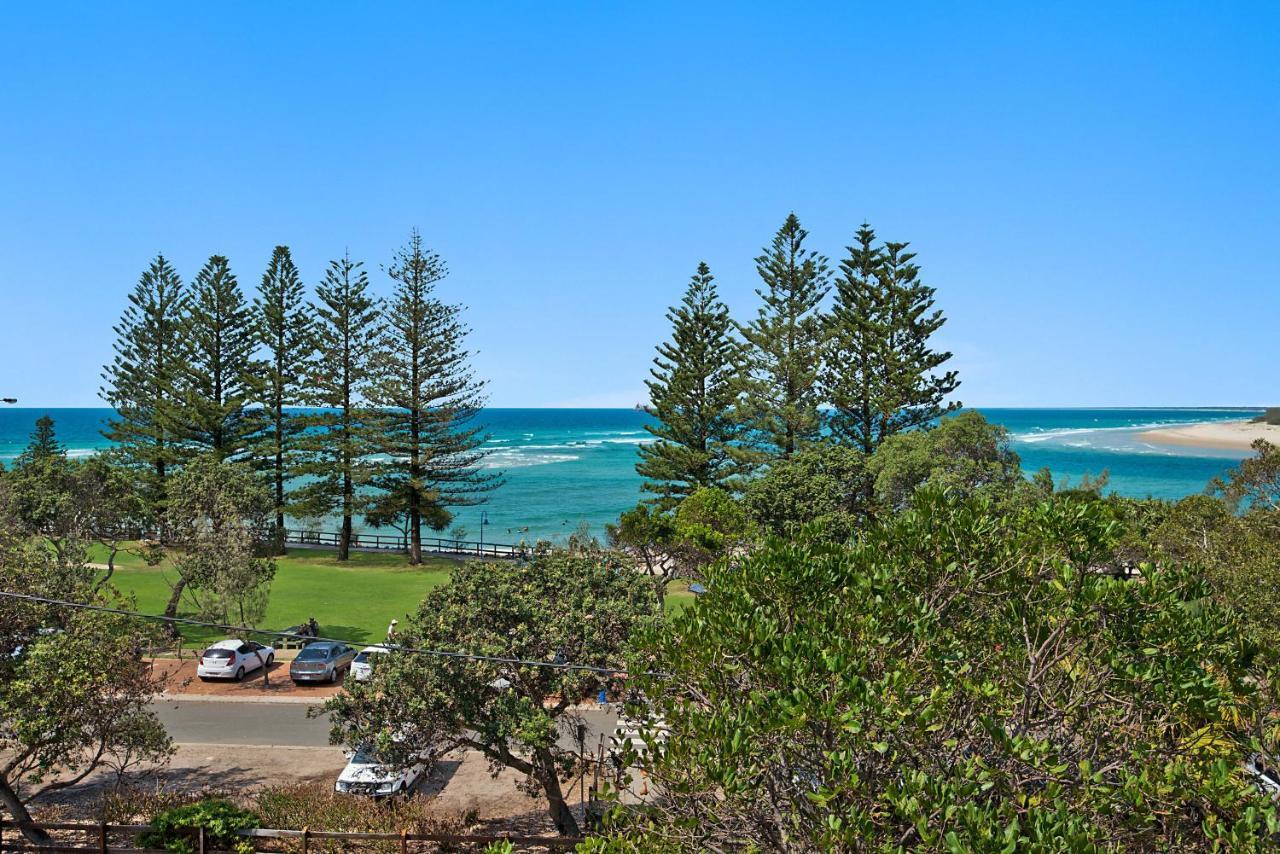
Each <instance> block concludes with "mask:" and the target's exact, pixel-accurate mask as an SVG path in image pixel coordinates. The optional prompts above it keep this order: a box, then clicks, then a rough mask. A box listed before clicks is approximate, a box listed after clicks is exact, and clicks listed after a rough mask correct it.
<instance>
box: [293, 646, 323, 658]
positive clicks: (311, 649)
mask: <svg viewBox="0 0 1280 854" xmlns="http://www.w3.org/2000/svg"><path fill="white" fill-rule="evenodd" d="M328 657H329V648H328V647H324V646H314V645H312V646H304V647H303V648H302V652H300V653H298V661H324V660H325V659H326V658H328Z"/></svg>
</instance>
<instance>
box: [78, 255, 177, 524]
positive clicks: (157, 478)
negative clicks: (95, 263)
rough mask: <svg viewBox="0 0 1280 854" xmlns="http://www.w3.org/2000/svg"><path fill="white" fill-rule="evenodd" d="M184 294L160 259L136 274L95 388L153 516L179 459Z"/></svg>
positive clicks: (109, 430)
mask: <svg viewBox="0 0 1280 854" xmlns="http://www.w3.org/2000/svg"><path fill="white" fill-rule="evenodd" d="M186 303H187V295H186V293H185V292H184V290H183V286H182V280H181V279H180V278H179V277H178V273H177V272H176V271H175V270H174V269H173V267H172V266H171V265H170V264H169V262H168V261H167V260H165V257H164V256H163V255H157V256H156V257H155V260H154V261H152V262H151V265H150V266H149V267H148V268H147V269H146V270H145V271H144V272H143V273H142V276H141V278H139V280H138V284H137V285H136V286H135V287H134V289H133V293H131V294H129V305H128V306H127V307H126V308H125V310H124V313H123V314H122V315H121V316H120V322H119V323H118V324H116V326H115V327H114V332H115V335H116V341H115V344H114V345H113V346H114V349H115V358H114V359H113V360H112V362H111V364H109V365H106V366H105V367H104V368H103V370H102V379H103V381H104V385H103V387H102V389H101V390H100V391H99V394H100V395H101V396H102V399H103V400H105V401H106V402H107V403H108V404H109V405H110V406H111V407H112V408H113V409H114V410H115V414H114V416H113V417H112V418H110V419H109V420H108V421H107V427H106V429H105V430H103V435H104V436H105V437H106V438H107V439H109V440H111V442H112V443H113V444H114V450H113V454H114V455H115V456H116V457H117V458H119V460H120V461H121V462H122V463H123V464H124V465H125V466H126V467H128V468H129V469H130V470H132V471H133V472H135V473H136V475H137V476H138V477H139V479H140V481H141V490H140V491H141V493H142V495H144V496H145V499H146V503H147V505H148V510H149V512H150V513H151V514H152V516H153V518H154V519H156V520H160V519H162V518H163V513H164V507H165V498H166V482H167V480H168V478H169V476H170V475H171V474H172V473H173V467H174V466H175V464H176V463H177V462H178V461H179V459H180V438H179V436H178V420H177V415H178V413H177V410H178V409H179V401H178V395H177V385H178V382H179V380H180V378H181V376H182V374H183V373H184V372H185V370H186V359H187V350H186V346H185V344H184V341H183V338H182V323H183V316H184V314H185V311H186Z"/></svg>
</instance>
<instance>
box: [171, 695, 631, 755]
mask: <svg viewBox="0 0 1280 854" xmlns="http://www.w3.org/2000/svg"><path fill="white" fill-rule="evenodd" d="M152 708H153V709H154V710H155V713H156V716H157V717H159V718H160V722H161V723H163V724H164V727H165V729H166V730H167V731H168V733H169V737H170V738H172V739H173V740H174V741H175V742H177V743H178V744H224V745H274V746H278V747H327V746H329V719H328V716H326V715H321V716H320V717H316V718H309V717H307V710H308V709H309V708H311V707H309V706H307V705H304V704H302V703H237V702H228V701H221V702H209V701H203V702H201V701H191V700H163V701H157V702H155V703H153V704H152ZM580 714H581V716H582V719H583V723H585V724H586V727H587V731H586V744H587V749H588V750H590V749H592V748H593V747H595V745H596V744H597V742H598V738H599V736H600V734H604V736H605V738H606V740H607V739H608V737H609V735H611V734H612V733H613V728H614V725H615V724H616V723H617V715H616V714H614V713H613V712H603V711H599V710H597V709H589V710H587V711H583V712H580ZM560 744H561V746H562V747H566V748H576V747H577V734H576V733H574V732H573V731H572V730H571V728H570V727H568V726H562V727H561V733H560ZM334 749H335V750H337V748H334Z"/></svg>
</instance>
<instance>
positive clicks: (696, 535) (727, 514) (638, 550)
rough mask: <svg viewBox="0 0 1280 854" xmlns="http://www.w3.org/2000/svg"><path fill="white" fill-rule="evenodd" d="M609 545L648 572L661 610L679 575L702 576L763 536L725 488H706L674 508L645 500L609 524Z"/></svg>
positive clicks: (700, 577)
mask: <svg viewBox="0 0 1280 854" xmlns="http://www.w3.org/2000/svg"><path fill="white" fill-rule="evenodd" d="M607 533H608V539H609V545H610V546H612V547H613V548H615V549H618V550H620V551H622V552H624V553H625V554H626V555H627V556H628V557H630V558H631V559H632V560H633V561H634V562H635V564H636V565H637V566H638V567H639V568H640V569H641V570H643V571H644V573H645V574H646V575H647V576H649V578H650V579H651V580H652V582H653V590H654V596H655V599H656V601H657V604H658V610H659V611H661V610H662V608H663V607H664V606H665V603H666V597H667V588H668V587H669V586H670V584H671V582H672V581H673V580H675V579H677V578H685V579H689V580H692V581H700V580H702V573H703V570H704V569H705V568H706V567H707V565H708V564H710V563H711V562H713V561H715V560H718V559H720V558H722V557H725V556H726V555H737V554H739V553H741V552H742V551H744V550H745V549H746V548H748V547H749V545H750V544H751V543H752V542H753V541H754V540H755V539H756V538H757V536H758V535H759V529H758V527H757V526H756V525H755V524H754V523H753V522H752V520H751V519H750V517H749V516H748V515H747V511H746V509H745V508H744V507H743V506H742V504H740V503H739V502H738V501H737V500H735V499H734V497H733V496H732V495H730V494H729V493H727V492H725V491H724V490H723V489H716V488H714V487H706V488H704V489H699V490H698V491H697V492H694V493H693V494H692V495H689V496H687V497H686V498H685V499H684V500H683V501H681V502H680V504H679V505H677V506H676V507H675V509H673V510H659V509H657V508H656V507H654V506H653V505H651V504H646V503H644V502H641V503H640V504H638V505H636V506H635V507H634V508H633V509H631V510H628V511H626V512H625V513H623V514H622V515H621V516H620V517H619V519H618V523H617V524H616V525H609V526H608V527H607Z"/></svg>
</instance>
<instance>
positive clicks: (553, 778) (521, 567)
mask: <svg viewBox="0 0 1280 854" xmlns="http://www.w3.org/2000/svg"><path fill="white" fill-rule="evenodd" d="M654 613H655V606H654V600H653V596H652V594H651V589H650V586H649V584H648V583H647V581H646V580H645V579H644V578H643V577H642V576H640V575H637V574H635V573H632V572H630V571H628V570H627V569H625V568H624V567H622V566H620V565H619V564H618V563H616V562H614V561H611V560H610V559H608V558H607V557H606V556H605V555H603V554H601V553H589V554H573V553H564V552H543V553H541V554H538V555H537V556H535V558H534V559H533V560H532V561H531V562H529V563H526V564H486V563H479V562H469V563H465V564H462V565H460V566H459V567H457V568H455V569H454V571H453V573H452V574H451V576H450V578H449V581H448V582H446V583H445V584H443V585H441V586H439V587H436V588H435V589H433V590H431V591H430V592H429V593H428V594H427V596H426V598H425V599H423V601H422V605H421V607H420V608H419V609H418V612H417V614H416V615H414V616H413V618H412V619H411V620H409V621H408V623H407V624H404V625H402V627H401V631H400V632H399V634H398V640H399V641H400V642H401V643H402V644H403V645H405V646H409V647H417V648H426V649H436V650H451V651H456V652H464V653H478V654H481V655H492V656H498V657H502V658H514V659H522V660H528V661H538V662H547V663H558V662H559V663H575V664H583V665H588V666H592V667H602V668H612V667H615V666H616V665H617V664H618V662H619V661H620V660H621V659H622V657H623V655H624V651H625V649H626V645H627V642H628V639H629V638H630V637H631V634H632V632H633V630H634V629H635V628H636V627H637V626H638V625H639V624H641V623H642V622H643V621H645V620H646V619H648V618H650V617H651V616H652V615H653V614H654ZM604 680H605V677H603V676H602V675H601V674H598V673H594V672H591V671H587V670H576V669H563V668H555V667H534V666H525V665H508V664H501V663H497V662H483V661H471V660H466V659H460V658H443V657H437V656H431V655H421V654H412V653H400V652H394V651H393V652H392V653H391V654H390V655H388V656H387V660H386V661H381V662H379V665H378V667H377V668H376V669H375V670H374V673H373V678H372V679H371V680H370V681H368V682H363V683H360V682H358V683H355V684H353V685H349V686H348V689H347V692H346V693H344V694H341V695H339V696H337V697H334V698H333V699H332V700H330V701H329V702H328V704H327V705H326V708H327V709H328V710H329V713H330V715H331V717H332V720H333V722H334V730H333V735H334V738H335V739H336V740H338V741H342V742H345V743H346V744H348V745H351V746H356V745H375V746H376V747H377V748H378V749H379V750H380V751H381V752H382V753H384V755H387V756H388V757H392V758H394V757H395V756H397V755H398V754H399V755H403V753H404V751H405V750H406V749H413V750H420V749H422V748H424V747H426V746H428V745H434V746H437V747H438V748H439V749H441V750H447V749H450V748H452V747H455V746H458V747H464V748H470V749H473V750H477V751H479V752H481V753H483V754H484V755H485V756H486V757H488V759H489V760H490V762H492V763H493V765H494V766H495V768H499V767H507V768H512V769H514V770H516V771H518V772H519V773H521V774H525V775H527V777H528V778H529V783H530V789H529V791H530V794H531V795H534V796H538V797H542V798H545V800H546V802H547V808H548V811H549V812H550V815H551V818H552V820H553V821H554V822H555V824H556V827H557V828H559V830H560V832H561V833H564V834H569V835H575V834H577V832H578V829H579V828H578V824H577V821H576V820H575V819H574V817H573V815H572V813H570V811H569V807H568V805H567V804H566V802H565V798H564V793H563V791H562V788H561V780H562V779H563V778H564V777H565V775H566V772H568V770H569V769H570V767H571V765H572V763H573V761H574V752H573V751H571V750H566V749H564V748H563V747H561V746H560V745H559V744H558V743H557V730H558V728H559V726H560V725H561V724H562V723H566V722H569V721H572V720H574V719H575V715H574V712H573V707H574V705H575V704H576V703H578V702H579V701H581V700H583V699H585V698H588V697H593V696H595V693H596V692H597V691H598V690H599V689H600V687H601V686H602V685H603V684H605V683H604ZM392 734H395V735H394V737H392ZM406 761H407V760H406Z"/></svg>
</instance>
